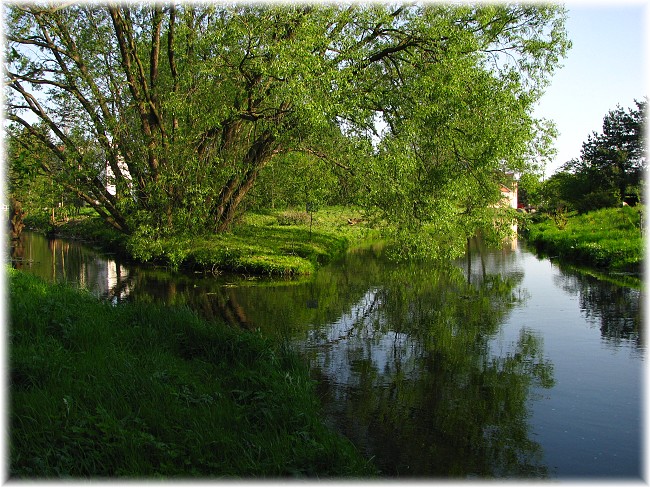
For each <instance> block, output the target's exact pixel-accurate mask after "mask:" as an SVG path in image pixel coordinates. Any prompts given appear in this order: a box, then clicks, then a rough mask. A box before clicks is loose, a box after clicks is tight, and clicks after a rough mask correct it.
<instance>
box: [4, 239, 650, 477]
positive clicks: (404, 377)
mask: <svg viewBox="0 0 650 488" xmlns="http://www.w3.org/2000/svg"><path fill="white" fill-rule="evenodd" d="M18 254H19V255H20V258H21V259H20V262H15V263H14V265H15V266H16V267H19V268H21V269H23V270H25V271H27V272H30V273H33V274H36V275H39V276H41V277H43V278H45V279H47V280H49V281H68V282H72V283H78V284H80V285H81V286H84V287H86V288H88V289H90V290H92V291H93V292H94V293H95V294H97V295H98V296H100V297H102V298H105V299H108V300H111V301H112V302H113V303H119V302H123V301H131V300H141V301H150V302H163V303H167V304H173V305H186V306H189V307H191V308H193V309H195V310H197V311H198V312H199V313H201V314H202V315H203V316H204V317H207V318H209V319H212V318H218V319H220V320H225V321H227V322H228V323H231V324H233V325H236V326H238V327H243V328H246V329H260V330H261V331H262V332H263V333H264V334H267V335H273V336H278V337H281V338H283V339H285V340H288V341H290V342H291V343H292V344H294V345H295V346H296V347H297V348H298V349H299V350H300V351H301V352H302V354H303V355H304V356H305V357H306V358H307V359H308V361H309V363H310V367H311V371H312V375H313V377H314V378H315V379H317V381H318V392H319V395H320V396H321V399H322V402H323V405H324V408H325V412H326V414H327V419H328V422H329V423H330V424H331V425H332V426H334V427H335V428H337V429H338V430H339V431H341V432H342V433H344V434H345V435H346V436H347V437H349V438H350V439H351V440H352V441H353V442H354V443H355V444H356V445H357V446H358V447H359V449H361V450H362V451H363V452H364V453H365V454H366V455H367V456H368V457H372V458H373V459H374V461H375V463H376V464H377V465H378V466H379V468H380V469H381V470H382V472H383V474H384V475H386V476H408V477H436V478H441V477H442V478H449V477H452V478H475V477H479V478H483V477H516V478H528V479H530V478H546V477H548V478H561V479H586V478H587V479H593V478H598V479H606V480H613V479H618V478H621V479H630V480H631V479H636V480H639V479H640V477H641V476H643V474H644V472H643V469H644V466H643V459H644V457H643V455H642V454H643V453H642V448H643V431H642V427H643V422H642V413H643V391H642V386H643V385H642V380H643V371H644V362H645V337H644V333H643V329H642V313H641V307H642V305H643V293H642V292H641V291H639V290H637V289H633V288H628V287H623V286H618V285H614V284H611V283H609V282H606V281H601V280H598V279H596V278H593V277H590V276H587V275H584V274H581V273H579V272H577V271H572V270H569V269H564V268H562V267H559V266H558V265H557V264H555V263H552V262H551V261H549V260H548V259H540V258H537V257H536V256H535V255H534V254H532V253H531V252H529V251H528V250H526V249H525V246H524V245H522V244H514V245H512V246H509V247H506V248H504V249H501V250H487V249H484V248H482V247H481V245H480V244H478V243H475V245H474V246H473V249H472V252H471V254H470V257H469V259H467V257H466V258H463V259H461V260H459V261H457V262H455V263H450V264H449V265H447V266H442V267H441V266H435V265H433V264H431V263H407V264H397V263H394V262H390V261H388V260H386V259H384V258H383V257H382V254H381V251H380V250H378V249H374V250H373V249H369V250H368V249H367V250H360V251H356V252H351V253H349V254H348V255H346V256H345V257H344V258H343V259H342V260H341V261H339V262H337V263H334V264H332V265H329V266H327V267H325V268H323V269H321V270H319V271H318V273H316V275H315V276H313V277H310V278H309V279H302V280H296V281H273V280H263V279H255V278H252V277H246V276H225V275H218V276H214V275H212V274H207V275H204V274H199V273H195V274H182V273H171V272H168V271H166V270H164V269H155V268H151V267H137V266H133V265H130V264H126V263H124V262H121V261H119V260H117V259H113V258H112V257H110V256H106V255H102V254H100V253H98V252H96V251H94V250H93V249H91V248H88V247H84V246H81V245H80V244H78V243H75V242H71V241H63V240H52V241H48V240H47V239H45V238H43V237H41V236H39V235H35V234H31V233H26V235H25V239H24V242H23V244H22V248H21V249H19V250H18Z"/></svg>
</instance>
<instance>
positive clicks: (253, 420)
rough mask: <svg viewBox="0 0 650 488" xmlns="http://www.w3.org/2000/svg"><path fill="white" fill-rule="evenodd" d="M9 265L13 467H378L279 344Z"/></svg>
mask: <svg viewBox="0 0 650 488" xmlns="http://www.w3.org/2000/svg"><path fill="white" fill-rule="evenodd" d="M7 272H8V274H9V281H8V284H9V294H10V296H9V298H10V300H9V313H10V325H9V329H8V353H9V401H8V405H9V428H10V433H9V456H10V459H9V475H10V476H11V477H12V478H59V479H60V478H104V477H120V478H124V479H138V478H206V477H209V478H214V477H227V478H230V477H235V478H237V477H285V476H299V477H357V476H366V475H372V474H374V473H375V470H374V468H373V467H372V466H371V465H370V464H369V463H368V462H367V461H365V460H364V459H362V458H361V456H360V455H359V453H358V452H357V451H356V449H355V448H354V447H353V446H352V444H351V443H350V442H349V441H347V440H346V439H344V438H342V437H340V436H339V435H337V434H335V433H334V432H332V431H331V430H329V429H328V428H326V427H325V425H324V424H323V422H322V421H321V417H320V410H319V408H320V407H319V404H318V402H317V400H316V397H315V390H314V384H313V383H312V381H310V380H309V377H308V371H307V368H306V366H305V365H304V364H303V363H302V361H301V360H300V359H299V358H298V356H296V355H295V354H294V353H293V352H291V351H290V350H288V348H287V347H286V346H282V345H281V344H277V343H273V342H270V341H269V340H268V339H264V338H262V337H261V336H260V335H259V334H253V333H247V332H242V331H237V330H232V329H229V328H227V327H225V326H223V325H220V324H217V323H208V322H205V321H202V320H200V319H199V318H198V317H197V316H196V315H195V314H194V313H192V312H190V311H189V310H187V309H179V308H164V307H161V306H153V305H150V304H147V305H143V304H128V305H120V306H117V307H115V306H111V305H109V304H106V303H102V302H99V301H98V300H97V299H95V298H94V297H93V296H91V295H90V294H89V293H85V292H83V291H79V290H75V289H73V288H71V287H68V286H64V285H48V284H45V283H44V282H43V281H41V280H39V279H37V278H35V277H33V276H29V275H26V274H23V273H20V272H17V271H13V270H8V271H7Z"/></svg>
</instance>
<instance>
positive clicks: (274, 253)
mask: <svg viewBox="0 0 650 488" xmlns="http://www.w3.org/2000/svg"><path fill="white" fill-rule="evenodd" d="M312 217H313V218H312ZM27 224H28V225H29V226H30V227H33V228H37V229H40V230H45V229H46V227H47V221H46V220H45V221H44V220H41V221H39V220H38V219H31V220H30V219H27ZM57 233H58V234H59V235H62V236H66V237H76V238H83V239H86V240H93V241H95V242H97V243H98V244H100V245H102V246H103V247H105V248H107V249H110V250H112V251H118V252H121V253H123V254H126V255H129V256H131V257H133V258H135V259H136V260H138V261H141V262H154V263H157V264H162V265H165V266H171V267H173V268H192V269H207V270H213V271H214V270H223V271H233V272H238V273H246V274H254V275H276V276H288V275H305V274H311V273H313V272H314V271H315V270H316V268H318V266H320V265H322V264H324V263H326V262H329V261H331V260H332V259H334V258H335V257H337V256H339V255H341V254H342V253H343V252H344V251H345V250H346V249H347V248H348V247H349V246H350V245H354V244H359V243H361V242H364V241H365V240H368V239H372V238H373V237H374V238H377V237H378V234H377V232H376V231H372V230H371V229H369V228H368V227H367V226H365V225H364V223H363V222H362V221H361V212H360V210H358V209H355V208H350V207H327V208H325V209H322V210H319V211H316V212H314V213H313V215H310V214H308V213H306V212H304V211H296V210H293V211H268V212H264V213H247V214H246V215H245V216H244V217H243V220H242V222H240V223H238V225H236V226H235V227H234V228H233V230H232V232H227V233H222V234H204V235H198V236H196V235H187V236H183V235H178V236H173V237H167V238H164V237H163V238H154V237H152V236H149V235H147V234H146V233H144V232H136V233H135V234H134V235H133V236H129V237H126V236H122V235H120V234H119V233H117V232H114V231H111V230H109V229H107V228H106V227H105V226H104V225H103V224H102V222H101V221H100V220H99V218H98V217H97V216H96V215H94V214H93V213H92V212H91V213H85V214H82V215H80V216H77V217H75V218H70V219H69V220H68V222H66V223H62V224H60V225H59V226H58V228H57Z"/></svg>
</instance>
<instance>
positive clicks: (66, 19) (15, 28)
mask: <svg viewBox="0 0 650 488" xmlns="http://www.w3.org/2000/svg"><path fill="white" fill-rule="evenodd" d="M564 18H565V11H564V8H563V7H561V6H556V5H552V4H548V5H541V4H540V5H526V4H503V5H496V4H494V5H492V4H476V5H469V4H467V5H452V4H448V5H444V4H440V5H438V4H409V5H398V6H396V5H388V4H369V5H363V4H349V5H344V4H322V5H306V4H297V5H279V4H278V5H264V4H260V5H254V4H251V5H243V4H242V5H226V4H223V5H207V4H206V5H198V4H195V5H190V4H188V5H175V6H173V7H169V8H167V7H164V6H162V5H158V4H137V5H136V4H133V5H127V4H116V5H113V4H111V5H105V6H101V5H94V4H87V5H84V4H74V5H66V6H64V7H61V8H52V9H42V8H40V6H28V7H25V8H23V7H18V6H9V7H8V9H7V15H6V23H7V26H6V31H7V37H8V43H7V56H6V63H5V68H6V69H5V81H6V84H7V87H8V111H7V118H8V120H9V121H10V122H11V123H13V124H16V125H17V126H22V127H24V128H25V130H26V131H27V132H29V133H30V134H31V135H33V136H34V137H37V138H40V139H39V140H40V141H41V142H42V143H43V144H44V145H46V146H47V148H48V150H49V151H50V152H51V153H52V154H53V155H54V156H56V158H57V164H56V165H54V166H52V167H50V169H49V170H48V172H49V174H50V175H52V176H53V177H55V179H57V181H61V182H62V183H64V184H66V185H69V187H68V188H69V190H70V191H73V192H75V193H76V195H77V196H78V197H79V198H80V199H82V200H84V201H85V202H86V203H88V204H89V205H91V206H93V207H94V208H95V209H96V210H97V212H98V213H99V214H100V215H101V216H102V218H104V219H105V220H106V222H107V223H109V224H110V225H111V226H113V227H114V228H115V229H117V230H119V231H120V232H123V233H126V234H136V233H140V235H136V236H135V240H136V241H138V240H145V239H149V238H151V239H158V238H166V237H168V236H170V235H172V234H180V235H183V234H185V233H193V234H199V233H203V232H206V231H209V232H214V233H223V232H226V231H229V230H232V228H233V225H234V224H235V223H236V222H237V221H238V219H240V217H241V212H242V210H243V209H260V208H264V207H271V208H280V209H286V208H288V207H291V206H296V207H302V206H303V205H305V204H307V203H314V204H317V205H328V204H332V203H336V204H348V203H356V204H363V205H364V206H365V207H366V209H367V210H368V212H369V215H368V216H369V217H373V218H372V219H371V222H373V223H375V224H381V225H383V226H384V228H385V230H386V231H388V232H394V233H397V234H398V235H408V234H409V233H411V234H412V235H422V236H426V235H427V234H426V233H423V234H419V233H417V232H415V231H417V230H418V229H419V228H421V227H422V226H425V227H426V226H428V225H433V226H437V231H436V232H446V231H448V230H453V231H454V232H455V231H456V230H458V229H460V232H458V233H457V236H458V238H459V239H460V241H462V242H464V240H465V237H466V236H467V235H471V234H472V233H473V232H474V231H475V230H476V228H477V227H478V226H483V227H485V226H486V225H487V224H490V223H491V222H490V220H486V219H491V218H492V217H491V216H490V215H489V212H486V208H489V207H491V206H492V205H493V204H495V203H496V202H497V201H498V200H499V184H501V183H503V179H504V178H505V176H506V174H507V173H508V172H512V171H522V170H523V169H525V168H526V166H527V161H533V160H535V159H536V158H538V157H543V156H544V155H545V154H546V153H548V151H549V147H550V146H549V142H550V141H549V137H550V136H551V135H552V128H551V127H550V126H548V125H547V124H544V123H542V122H540V121H537V120H535V119H534V118H533V117H532V115H531V114H532V111H533V108H534V104H535V102H536V100H537V99H538V98H539V96H540V95H541V93H542V90H543V88H544V87H545V85H546V83H547V80H548V78H549V77H550V76H551V74H552V73H553V71H554V69H555V67H556V66H557V64H558V62H559V59H560V58H561V57H563V56H564V55H565V53H566V51H567V49H568V47H569V44H570V43H569V42H568V40H567V38H566V32H565V29H564ZM34 39H40V40H42V42H40V41H39V42H38V44H37V45H36V44H34ZM31 52H37V54H38V55H37V56H36V55H30V54H29V53H31ZM60 53H66V55H65V56H62V55H60ZM136 67H137V69H136ZM41 88H45V89H44V90H40V89H41ZM39 90H40V91H39ZM34 93H37V95H36V98H37V99H39V100H41V99H42V100H43V101H44V102H47V103H42V104H40V105H36V104H31V103H30V104H29V107H30V108H29V109H25V106H26V101H28V100H31V98H30V97H31V96H32V95H33V94H34ZM26 112H27V113H29V115H30V117H36V118H38V119H39V120H40V121H42V122H43V123H44V124H45V125H46V128H47V131H48V133H51V134H52V136H51V137H52V141H49V140H48V138H47V137H44V135H43V134H42V133H40V132H39V131H38V130H37V129H36V126H35V125H33V124H31V123H30V122H29V121H28V120H30V118H29V117H26V116H25V113H26ZM30 112H31V113H30ZM109 169H110V171H109ZM107 183H114V186H115V192H114V194H113V193H111V192H109V191H108V190H107V188H106V184H107ZM370 214H372V215H370ZM141 226H146V232H144V231H142V230H139V229H140V227H141ZM143 232H144V234H143ZM436 242H438V241H431V242H428V243H423V244H422V246H416V247H423V248H430V247H434V246H436V245H437V244H436ZM144 244H145V243H139V242H135V243H134V244H133V248H134V249H135V250H136V252H137V253H139V254H141V255H142V256H146V255H147V252H146V251H145V250H144V249H143V245H144ZM454 245H455V244H454ZM159 252H162V250H156V253H159ZM165 253H168V251H165ZM441 253H444V251H442V250H441ZM154 254H155V253H153V254H152V256H153V255H154ZM172 260H174V261H179V260H182V253H181V254H178V255H176V254H175V255H174V257H173V258H172Z"/></svg>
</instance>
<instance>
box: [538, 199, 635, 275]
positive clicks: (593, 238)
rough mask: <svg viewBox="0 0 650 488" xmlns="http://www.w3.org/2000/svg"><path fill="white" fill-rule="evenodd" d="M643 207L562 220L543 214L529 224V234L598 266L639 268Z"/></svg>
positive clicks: (554, 250)
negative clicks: (543, 216) (540, 218)
mask: <svg viewBox="0 0 650 488" xmlns="http://www.w3.org/2000/svg"><path fill="white" fill-rule="evenodd" d="M644 211H645V209H644V207H642V206H640V205H639V206H637V207H622V208H609V209H602V210H597V211H594V212H589V213H586V214H582V215H575V214H574V215H569V216H568V218H566V219H565V220H563V221H562V222H561V223H558V222H557V219H555V220H554V219H551V218H544V219H542V220H540V221H538V222H536V223H529V224H528V228H527V231H526V237H527V239H528V241H529V242H531V243H533V244H535V245H536V246H538V248H540V249H543V250H545V251H546V252H547V253H550V254H557V255H559V256H560V257H561V258H566V259H569V260H571V261H575V262H578V263H581V264H586V265H590V266H594V267H596V268H603V269H609V270H616V271H632V272H640V271H641V267H642V261H643V235H642V234H643V231H642V219H643V213H644ZM558 224H559V225H558Z"/></svg>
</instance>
